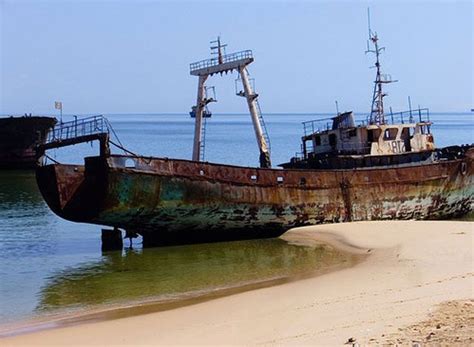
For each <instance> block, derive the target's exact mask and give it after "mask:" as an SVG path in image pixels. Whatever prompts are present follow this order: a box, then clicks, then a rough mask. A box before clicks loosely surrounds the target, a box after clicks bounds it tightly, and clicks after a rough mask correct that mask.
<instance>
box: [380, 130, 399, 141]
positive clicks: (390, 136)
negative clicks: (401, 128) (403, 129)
mask: <svg viewBox="0 0 474 347" xmlns="http://www.w3.org/2000/svg"><path fill="white" fill-rule="evenodd" d="M397 133H398V129H397V128H388V129H385V132H384V134H383V139H384V140H395V139H396V138H397Z"/></svg>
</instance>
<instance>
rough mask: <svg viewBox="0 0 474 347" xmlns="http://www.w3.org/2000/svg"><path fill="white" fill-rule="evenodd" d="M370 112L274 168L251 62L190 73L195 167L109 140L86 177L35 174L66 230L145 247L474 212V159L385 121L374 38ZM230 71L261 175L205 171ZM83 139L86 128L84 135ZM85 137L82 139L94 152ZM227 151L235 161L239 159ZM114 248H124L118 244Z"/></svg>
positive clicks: (248, 57) (309, 140)
mask: <svg viewBox="0 0 474 347" xmlns="http://www.w3.org/2000/svg"><path fill="white" fill-rule="evenodd" d="M370 40H371V42H372V44H373V45H374V49H373V50H370V51H371V52H373V53H374V54H375V55H376V63H375V67H376V73H377V75H376V79H375V87H374V94H373V99H372V107H371V112H370V115H369V117H368V119H367V120H366V121H364V122H363V123H362V124H360V125H356V124H355V121H354V118H353V115H352V113H351V112H345V113H342V114H338V115H336V116H335V117H332V118H331V119H330V123H328V124H326V123H327V121H324V122H325V123H324V124H323V126H320V125H318V123H317V122H315V121H313V122H307V123H305V124H304V127H305V135H304V136H303V138H302V140H303V144H302V153H301V154H300V155H298V156H295V157H294V158H292V159H291V160H290V161H289V162H288V163H285V164H282V165H281V166H282V167H283V169H276V168H272V165H271V161H270V146H269V141H268V136H267V132H266V129H265V123H264V122H263V117H262V113H261V110H260V106H259V103H258V101H257V99H258V96H259V95H258V94H257V93H255V92H254V90H253V88H252V84H251V83H250V78H249V74H248V66H249V64H251V63H252V62H253V61H254V58H253V54H252V52H251V51H250V50H246V51H241V52H236V53H231V54H225V55H224V54H222V52H221V49H220V47H221V45H220V41H218V46H217V47H219V48H218V57H217V58H212V59H206V60H203V61H199V62H196V63H192V64H191V65H190V73H191V75H193V76H197V77H198V78H199V84H198V98H197V103H196V105H197V107H196V110H195V121H196V123H195V136H194V146H193V156H192V160H180V159H170V158H159V157H143V156H139V155H134V154H126V155H111V154H110V151H109V150H108V134H105V136H104V134H98V135H97V136H99V135H101V136H102V138H99V137H98V138H97V139H98V140H99V141H101V146H100V148H101V152H100V155H99V156H95V157H88V158H85V164H84V165H66V164H51V165H45V166H42V167H39V168H38V169H37V171H36V177H37V182H38V186H39V188H40V191H41V193H42V195H43V197H44V199H45V201H46V202H47V204H48V206H49V207H50V208H51V209H52V210H53V211H54V212H55V213H56V214H57V215H59V216H61V217H62V218H65V219H67V220H70V221H75V222H81V223H93V224H97V225H107V226H111V227H114V229H115V230H116V231H117V230H119V229H124V230H126V231H127V234H128V235H136V234H140V235H142V236H143V245H144V246H145V247H146V246H159V245H170V244H184V243H194V242H210V241H221V240H234V239H248V238H263V237H276V236H279V235H281V234H282V233H284V232H285V231H287V230H288V229H290V228H294V227H298V226H305V225H314V224H320V223H335V222H350V221H362V220H385V219H441V218H451V217H455V216H461V215H464V214H466V213H468V212H470V211H471V210H472V208H473V204H474V147H473V145H463V146H461V145H459V146H450V147H446V148H440V149H437V148H436V147H435V144H434V136H433V134H432V133H431V121H430V119H429V111H428V110H426V109H420V110H409V111H407V112H400V113H398V114H395V113H392V112H390V113H389V114H386V113H385V110H384V102H383V98H384V96H385V94H384V93H383V91H382V86H383V85H384V84H386V83H389V82H390V81H391V80H390V79H389V78H387V77H384V75H382V74H381V71H380V61H379V54H380V50H381V49H380V48H379V47H378V37H377V35H376V34H374V33H372V32H370ZM233 70H237V71H238V72H239V76H240V77H239V78H238V80H237V81H238V82H239V83H241V84H242V87H243V88H242V89H238V90H237V92H236V94H237V95H238V96H241V97H244V98H245V99H246V101H247V104H248V107H249V111H250V115H251V119H252V123H253V125H254V130H255V136H256V140H257V144H258V149H259V152H260V153H259V154H260V155H259V161H260V167H259V168H258V167H240V166H233V165H224V164H218V163H208V162H204V161H203V160H202V158H201V153H202V152H201V151H202V149H203V125H204V124H205V120H203V117H204V110H205V105H206V97H205V93H204V91H205V88H206V87H205V82H206V80H207V78H208V77H210V76H212V75H214V74H216V75H219V74H220V75H221V76H222V75H223V74H224V73H225V74H227V73H228V72H232V71H233ZM86 128H88V127H86ZM90 139H91V137H88V140H89V141H90ZM235 150H238V149H237V148H236V149H235ZM119 239H120V236H119Z"/></svg>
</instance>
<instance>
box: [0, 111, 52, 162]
mask: <svg viewBox="0 0 474 347" xmlns="http://www.w3.org/2000/svg"><path fill="white" fill-rule="evenodd" d="M55 124H56V119H55V118H52V117H26V116H25V117H9V118H0V169H33V168H34V167H35V166H36V163H37V161H38V160H40V159H41V156H42V153H38V154H37V152H36V146H37V145H41V144H43V143H44V142H45V141H46V138H47V136H48V133H49V131H50V130H51V129H52V128H53V127H54V125H55Z"/></svg>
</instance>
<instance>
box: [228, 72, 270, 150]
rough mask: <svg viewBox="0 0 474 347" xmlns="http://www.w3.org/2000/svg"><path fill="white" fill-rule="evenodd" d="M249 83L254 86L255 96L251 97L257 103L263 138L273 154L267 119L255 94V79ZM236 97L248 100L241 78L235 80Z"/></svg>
mask: <svg viewBox="0 0 474 347" xmlns="http://www.w3.org/2000/svg"><path fill="white" fill-rule="evenodd" d="M249 82H250V84H251V86H252V90H253V94H252V95H251V96H250V97H251V99H253V101H254V102H255V105H256V111H257V117H258V122H259V124H260V127H261V129H262V137H263V138H264V140H265V142H266V143H267V147H268V151H269V152H271V144H270V136H269V135H268V130H267V125H266V124H265V119H264V118H263V113H262V109H261V107H260V103H259V102H258V93H257V92H255V78H249ZM235 95H237V96H241V97H243V98H246V97H247V95H246V94H245V92H244V90H243V86H242V79H241V77H240V76H239V77H237V79H236V80H235Z"/></svg>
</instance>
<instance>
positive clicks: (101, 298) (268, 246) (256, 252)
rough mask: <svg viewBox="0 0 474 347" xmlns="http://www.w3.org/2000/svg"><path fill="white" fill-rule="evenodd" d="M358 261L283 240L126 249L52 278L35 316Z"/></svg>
mask: <svg viewBox="0 0 474 347" xmlns="http://www.w3.org/2000/svg"><path fill="white" fill-rule="evenodd" d="M356 261H357V257H355V256H353V255H349V254H347V253H342V252H339V251H337V250H334V249H332V248H330V247H327V246H322V245H312V246H309V245H308V246H303V245H295V244H292V243H290V242H287V241H285V240H283V239H266V240H248V241H234V242H220V243H211V244H198V245H186V246H174V247H163V248H146V249H138V250H131V249H126V250H125V251H123V252H108V253H104V255H103V256H102V257H101V259H100V260H99V261H96V262H91V263H86V264H83V265H81V266H78V267H76V268H72V269H67V270H64V271H59V272H57V273H55V274H53V275H52V276H51V277H49V278H48V280H47V281H46V283H45V285H44V286H43V287H42V288H41V291H40V294H39V300H38V306H37V308H36V310H37V311H42V312H45V313H48V312H54V311H56V310H64V309H69V310H71V309H77V308H81V307H83V308H84V307H88V308H91V307H96V308H97V307H104V306H107V305H114V304H120V303H125V302H127V303H129V302H135V303H140V302H168V301H175V300H180V299H184V298H190V297H194V298H197V297H200V296H202V295H205V294H208V293H211V292H216V291H219V290H225V289H230V288H239V287H243V286H246V285H251V284H259V283H264V282H266V283H271V281H275V280H284V279H286V280H291V279H294V278H297V277H299V276H309V275H311V274H315V273H317V272H321V271H329V270H330V269H332V268H337V267H341V265H346V266H348V265H350V264H353V263H355V262H356Z"/></svg>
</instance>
